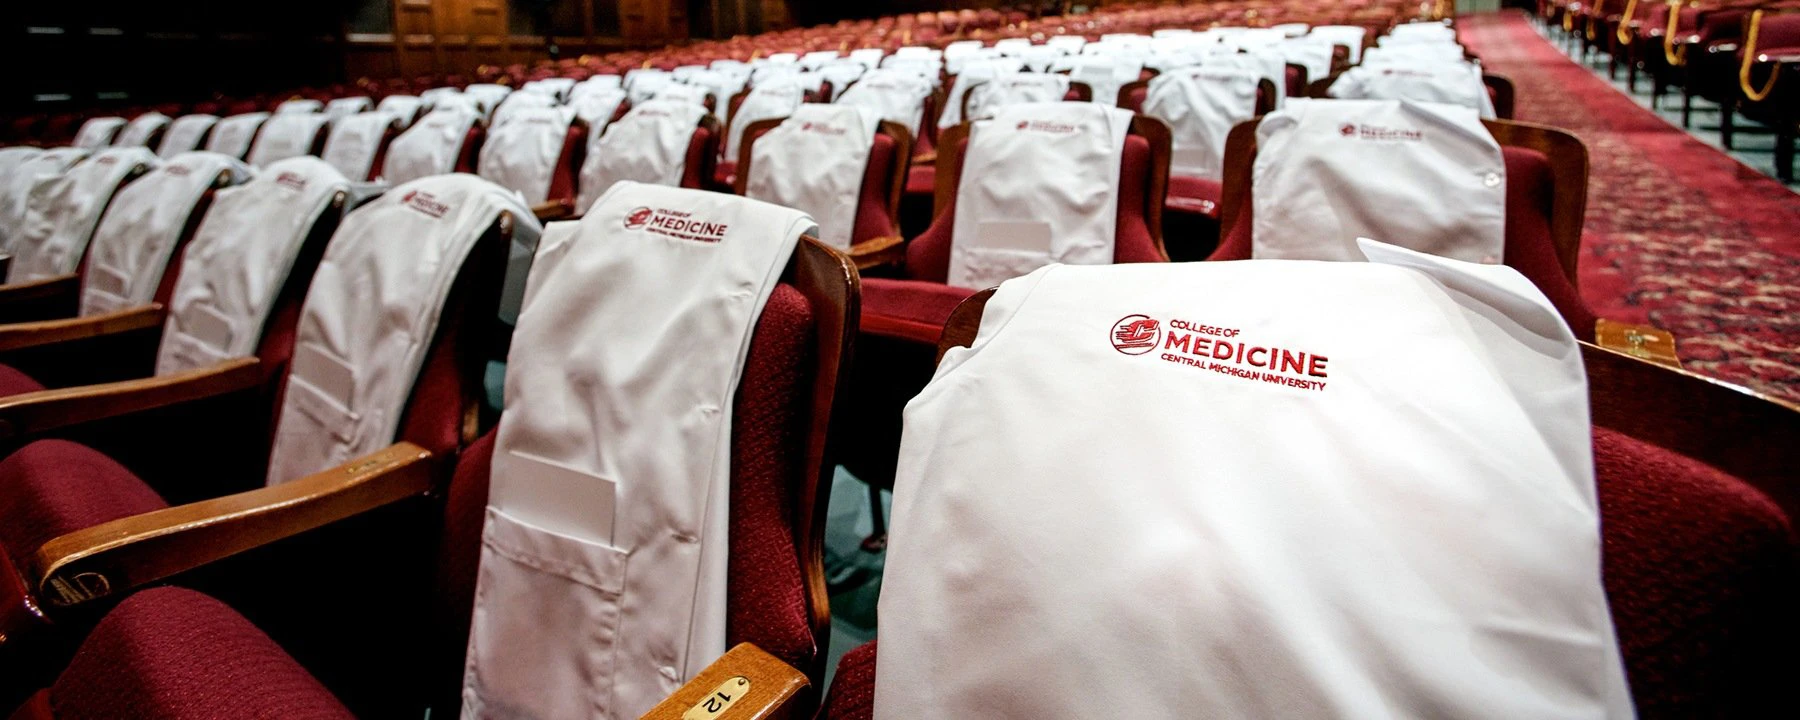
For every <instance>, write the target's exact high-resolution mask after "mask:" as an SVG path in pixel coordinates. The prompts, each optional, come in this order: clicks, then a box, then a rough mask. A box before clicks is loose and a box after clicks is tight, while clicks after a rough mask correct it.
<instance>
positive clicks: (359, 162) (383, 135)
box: [319, 110, 400, 182]
mask: <svg viewBox="0 0 1800 720" xmlns="http://www.w3.org/2000/svg"><path fill="white" fill-rule="evenodd" d="M399 127H400V121H399V119H398V118H395V117H394V116H393V115H390V114H388V113H386V112H382V111H380V110H375V111H371V112H364V113H357V114H355V115H351V116H348V117H343V118H339V119H338V120H337V122H334V123H332V124H331V134H329V135H327V136H326V137H325V151H324V152H321V153H319V157H320V158H322V159H324V160H325V162H328V163H331V165H332V166H333V167H336V168H337V169H338V171H339V172H342V173H343V174H344V177H348V178H355V179H356V181H357V182H364V181H367V180H372V179H374V177H373V176H374V174H375V170H376V168H375V158H376V156H378V155H380V154H381V144H382V141H383V140H386V139H387V137H388V132H389V131H390V130H396V129H398V128H399Z"/></svg>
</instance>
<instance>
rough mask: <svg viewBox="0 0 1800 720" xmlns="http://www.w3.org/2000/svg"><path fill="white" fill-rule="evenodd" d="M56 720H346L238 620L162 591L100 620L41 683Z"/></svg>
mask: <svg viewBox="0 0 1800 720" xmlns="http://www.w3.org/2000/svg"><path fill="white" fill-rule="evenodd" d="M49 700H50V702H49V703H48V704H49V705H50V707H51V708H53V709H54V713H55V717H57V718H59V719H75V718H94V719H95V720H98V719H100V718H107V719H109V720H135V719H138V718H143V719H145V720H149V719H150V718H157V719H159V720H212V719H214V718H217V719H219V720H223V719H224V718H252V717H256V718H276V717H279V718H290V719H292V720H301V719H306V720H324V719H327V718H331V719H335V718H350V717H352V716H351V714H350V711H349V710H347V709H345V708H344V706H343V705H342V704H341V703H339V702H338V700H337V698H336V697H334V696H332V694H331V692H330V691H329V690H326V689H325V686H324V685H321V684H319V681H318V680H317V679H315V678H314V677H313V676H312V675H311V674H309V673H307V671H306V669H305V668H303V667H301V666H300V664H299V663H298V662H295V661H294V659H293V658H292V657H290V656H289V655H288V654H287V653H286V652H284V651H283V650H282V649H281V647H280V646H279V645H276V644H275V642H274V641H273V640H270V639H269V636H268V635H265V634H263V632H262V631H261V630H258V629H257V628H256V626H255V625H252V624H250V621H249V620H245V619H244V617H243V616H242V615H239V614H238V613H237V612H236V611H234V610H232V609H231V608H230V607H227V606H226V605H225V604H224V603H221V602H219V601H218V600H214V599H213V598H210V597H207V596H206V595H202V594H200V593H197V592H194V591H192V590H185V589H181V588H173V587H163V588H153V589H150V590H145V591H143V592H139V593H137V594H134V595H132V596H131V597H129V598H126V599H125V601H124V602H122V603H119V606H118V607H117V608H114V609H113V611H112V612H110V613H107V615H106V617H105V618H104V619H102V620H101V621H100V624H99V625H98V626H96V627H95V628H94V631H93V633H92V634H90V635H89V636H88V638H87V641H86V642H84V643H82V645H81V648H80V650H78V651H76V653H75V657H74V659H73V660H71V661H70V663H69V667H68V669H67V670H65V671H63V673H62V675H61V676H60V677H58V678H57V680H56V683H55V684H54V685H53V686H51V688H50V692H49Z"/></svg>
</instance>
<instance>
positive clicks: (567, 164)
mask: <svg viewBox="0 0 1800 720" xmlns="http://www.w3.org/2000/svg"><path fill="white" fill-rule="evenodd" d="M586 156H587V126H586V125H583V124H581V123H575V124H572V125H570V126H569V134H567V135H564V136H563V146H562V154H561V155H559V156H557V158H556V170H555V172H554V173H553V174H551V175H550V192H549V193H548V194H546V195H545V196H544V197H545V198H546V199H548V200H550V201H552V202H555V201H566V202H570V203H573V202H575V182H576V178H577V177H579V176H580V175H581V163H582V160H583V159H585V158H586Z"/></svg>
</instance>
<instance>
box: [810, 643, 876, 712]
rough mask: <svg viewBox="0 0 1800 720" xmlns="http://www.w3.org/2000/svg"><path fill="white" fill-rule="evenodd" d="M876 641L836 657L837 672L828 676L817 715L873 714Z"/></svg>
mask: <svg viewBox="0 0 1800 720" xmlns="http://www.w3.org/2000/svg"><path fill="white" fill-rule="evenodd" d="M876 642H877V641H870V642H868V643H865V644H863V645H860V646H858V647H856V648H855V649H853V650H851V651H850V652H847V653H844V656H843V657H842V658H839V659H838V666H837V675H835V676H833V677H832V679H831V689H830V690H829V691H828V692H826V694H825V705H824V707H823V708H821V709H820V712H819V715H820V717H823V718H829V719H830V720H869V719H870V718H873V717H874V716H875V647H876Z"/></svg>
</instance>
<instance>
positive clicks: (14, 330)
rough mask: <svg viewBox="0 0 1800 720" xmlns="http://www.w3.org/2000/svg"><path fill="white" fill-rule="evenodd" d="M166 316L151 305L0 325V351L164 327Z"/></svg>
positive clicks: (155, 304) (157, 306)
mask: <svg viewBox="0 0 1800 720" xmlns="http://www.w3.org/2000/svg"><path fill="white" fill-rule="evenodd" d="M165 316H166V313H165V312H164V311H163V306H162V305H160V304H158V303H151V304H149V305H144V306H141V307H134V308H126V309H124V310H120V311H117V312H111V313H107V314H105V315H94V316H92V317H74V318H64V319H61V320H39V321H36V322H21V323H12V324H10V325H0V352H7V351H10V350H18V349H21V348H28V347H38V346H41V345H50V344H52V343H60V342H68V341H70V340H80V339H83V338H93V337H100V336H102V335H117V334H119V333H125V332H131V331H134V330H143V329H145V328H154V327H161V326H162V324H163V319H164V317H165Z"/></svg>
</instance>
